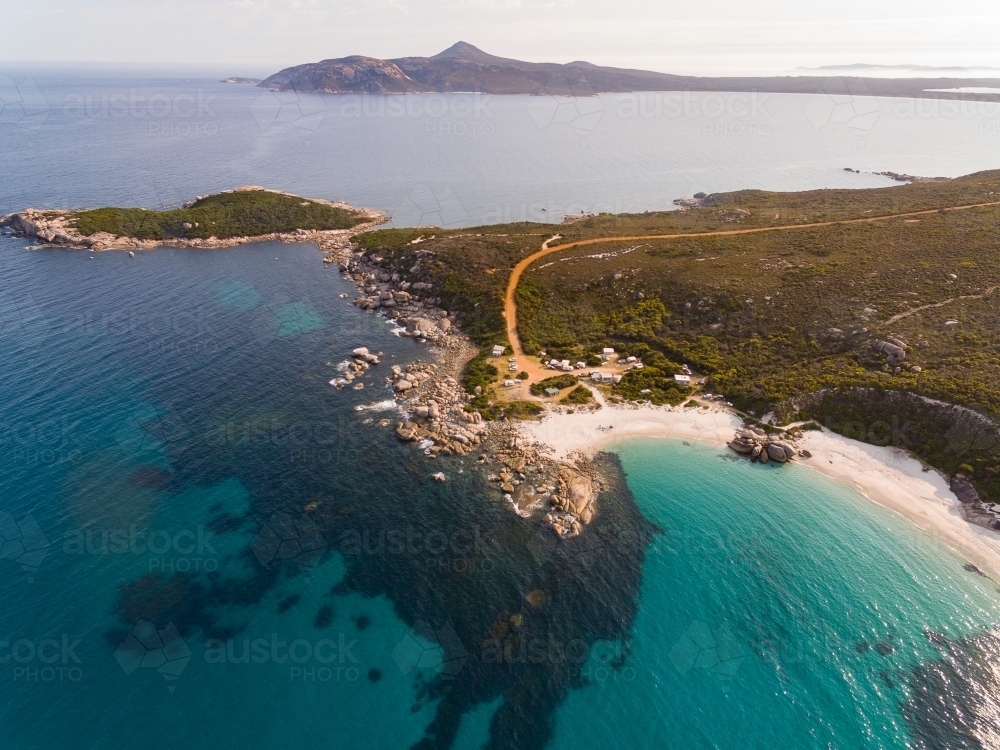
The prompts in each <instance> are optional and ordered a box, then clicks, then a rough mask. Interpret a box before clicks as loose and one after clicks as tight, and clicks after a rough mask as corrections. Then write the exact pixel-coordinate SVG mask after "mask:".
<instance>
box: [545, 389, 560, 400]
mask: <svg viewBox="0 0 1000 750" xmlns="http://www.w3.org/2000/svg"><path fill="white" fill-rule="evenodd" d="M545 395H546V396H548V397H549V398H555V397H556V396H558V395H559V389H558V388H546V389H545Z"/></svg>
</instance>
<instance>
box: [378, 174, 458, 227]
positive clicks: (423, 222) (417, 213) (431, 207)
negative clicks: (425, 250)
mask: <svg viewBox="0 0 1000 750" xmlns="http://www.w3.org/2000/svg"><path fill="white" fill-rule="evenodd" d="M395 216H397V217H398V219H399V220H400V221H402V222H404V223H405V224H410V225H412V226H418V227H421V226H435V227H443V228H445V229H447V228H452V227H460V226H464V225H465V224H468V223H469V214H468V213H466V211H465V208H463V207H462V204H461V202H460V201H459V200H458V197H457V196H456V195H455V193H454V191H452V189H451V187H450V186H448V185H445V187H444V188H443V189H442V190H441V191H439V192H437V193H435V192H434V191H433V190H432V189H431V188H430V187H428V186H427V185H423V184H421V185H416V186H414V188H413V190H411V191H410V194H409V195H408V196H406V200H404V201H403V205H401V206H400V207H399V210H398V211H396V212H395Z"/></svg>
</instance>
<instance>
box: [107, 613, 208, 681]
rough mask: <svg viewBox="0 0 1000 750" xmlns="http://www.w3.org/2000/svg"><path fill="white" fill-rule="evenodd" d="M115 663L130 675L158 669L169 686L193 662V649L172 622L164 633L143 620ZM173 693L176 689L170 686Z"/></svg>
mask: <svg viewBox="0 0 1000 750" xmlns="http://www.w3.org/2000/svg"><path fill="white" fill-rule="evenodd" d="M115 660H116V661H117V662H118V664H119V665H120V666H121V668H122V669H123V670H124V671H125V674H126V675H131V674H133V673H134V672H135V671H136V670H138V669H155V670H156V671H157V672H159V673H160V675H162V676H163V679H164V680H166V681H167V683H168V685H169V683H172V682H176V681H177V680H178V679H179V678H180V676H181V674H182V673H183V672H184V670H185V668H187V665H188V662H190V661H191V649H189V648H188V646H187V644H186V643H185V642H184V639H183V638H181V635H180V633H178V632H177V628H175V627H174V624H173V623H172V622H169V623H167V626H166V627H165V628H164V629H163V630H157V629H156V626H155V625H154V624H153V623H151V622H147V621H145V620H142V621H140V622H139V623H138V624H136V626H135V627H134V628H133V629H132V632H130V633H129V634H128V635H127V636H126V637H125V640H124V641H122V644H121V645H120V646H119V647H118V650H117V651H115ZM169 689H170V692H173V691H174V686H173V685H169Z"/></svg>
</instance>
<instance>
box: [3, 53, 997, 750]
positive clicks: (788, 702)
mask: <svg viewBox="0 0 1000 750" xmlns="http://www.w3.org/2000/svg"><path fill="white" fill-rule="evenodd" d="M4 73H5V71H0V74H4ZM6 75H8V76H9V77H10V78H9V79H7V80H4V79H0V88H2V89H3V91H2V93H3V96H2V97H0V98H2V99H3V101H4V102H5V104H4V109H3V110H2V111H0V144H2V146H3V149H2V160H3V161H2V172H0V211H6V210H14V209H18V208H22V207H24V206H25V205H35V206H57V207H69V206H80V205H94V204H101V203H114V204H129V205H143V206H148V207H151V208H155V207H162V206H167V205H175V204H177V203H180V202H181V201H183V200H186V199H188V198H190V197H192V196H194V195H196V194H199V193H206V192H210V191H213V190H217V189H225V188H230V187H233V186H236V185H239V184H244V183H258V184H264V185H267V186H270V187H276V188H283V189H289V190H293V191H295V192H298V193H304V194H309V195H317V196H322V197H328V198H343V199H346V200H350V201H352V202H355V203H359V204H364V205H370V206H375V207H380V208H386V209H389V210H390V211H392V212H393V213H394V214H395V216H396V220H397V222H398V223H403V224H407V223H408V224H413V223H420V222H435V223H443V224H447V225H454V226H458V225H468V224H474V223H478V222H480V221H496V220H505V219H517V218H522V217H527V218H534V219H537V220H550V219H553V220H554V219H557V218H559V217H560V216H561V215H562V214H563V213H565V212H567V211H569V210H571V209H572V210H581V209H586V210H595V209H602V208H603V209H611V210H616V209H619V208H620V209H621V210H644V209H647V208H650V209H652V208H663V207H666V206H669V205H670V201H671V200H672V199H673V198H674V197H677V196H679V195H684V194H690V193H693V192H694V191H695V190H701V189H704V190H720V189H730V188H741V187H767V188H772V189H800V188H807V187H822V186H830V187H833V186H850V185H854V186H874V185H883V184H886V181H885V180H884V179H883V178H879V177H875V176H872V175H853V174H848V173H845V172H843V171H842V167H843V166H855V167H859V168H861V169H869V170H877V169H893V170H896V171H907V172H912V173H924V174H928V173H930V174H960V173H964V172H970V171H973V170H975V169H983V168H988V167H993V166H996V164H995V163H991V159H993V158H994V155H995V153H996V150H995V148H992V146H991V144H994V143H995V139H996V137H997V133H996V130H995V114H996V113H994V112H992V110H989V111H978V112H973V113H972V115H971V116H968V117H966V116H965V115H963V114H960V115H958V116H955V117H951V116H946V115H945V114H944V113H941V112H938V113H930V114H927V115H926V116H924V115H921V114H920V113H916V114H914V116H912V117H910V116H907V115H906V113H905V112H900V111H897V110H896V109H895V105H894V104H893V103H892V102H888V103H887V102H879V104H878V106H879V109H878V112H879V116H878V117H877V118H875V119H874V121H873V123H874V124H870V125H867V126H866V127H864V128H859V127H858V123H857V122H856V121H852V120H850V118H845V115H844V111H841V110H837V111H832V110H831V111H829V112H827V111H826V110H825V109H824V108H823V106H824V105H825V104H828V102H824V101H822V100H814V101H813V104H812V105H809V106H808V107H807V104H808V102H807V101H804V100H802V99H801V98H796V97H773V98H771V99H770V100H769V104H767V106H766V107H764V110H763V111H765V112H766V117H765V115H764V114H761V113H760V112H758V113H757V115H756V119H754V120H753V122H752V123H751V122H749V121H748V119H747V118H745V117H739V116H737V115H728V114H727V115H726V116H716V117H713V116H709V115H708V114H705V113H704V112H701V113H700V114H697V113H696V114H695V115H694V116H690V117H689V116H687V115H682V116H680V117H676V116H668V115H665V114H663V112H664V111H665V110H663V111H661V113H660V114H659V115H658V114H656V113H657V110H656V106H657V105H656V102H655V101H647V102H646V103H645V105H646V106H647V108H646V109H643V110H641V111H640V112H639V114H638V116H637V117H635V118H632V117H630V116H629V115H628V112H627V111H624V110H621V109H620V106H621V105H622V102H621V101H620V100H618V99H616V98H615V97H601V98H600V99H597V100H587V101H578V102H564V101H556V100H553V101H548V102H546V101H542V100H536V101H534V102H533V101H530V100H527V99H524V98H519V97H511V98H502V97H494V98H493V99H492V100H491V101H490V102H489V103H488V105H486V106H485V108H483V109H481V110H480V111H479V113H478V114H476V110H475V109H474V108H473V110H472V113H471V114H468V115H465V114H462V113H463V112H465V111H466V110H465V109H463V107H464V106H465V104H466V101H465V100H464V99H461V98H460V97H450V98H441V99H435V100H433V102H431V100H429V99H425V100H421V101H420V102H419V104H420V106H422V107H425V106H431V107H439V106H440V105H441V102H444V104H445V105H446V106H447V109H448V111H447V113H445V114H440V115H434V114H427V113H426V112H424V113H423V114H419V115H418V114H414V115H411V114H409V113H406V114H405V115H404V116H395V115H392V114H390V112H391V111H394V110H390V109H389V108H390V107H394V106H398V104H399V102H393V101H388V100H386V101H384V102H381V103H380V102H378V101H369V102H367V103H362V106H367V107H369V109H368V110H364V109H362V110H361V113H360V116H358V117H355V116H353V114H349V113H348V114H345V110H344V107H345V106H347V105H349V104H350V103H349V102H347V101H345V100H344V98H337V97H326V98H322V97H293V98H291V99H288V100H284V99H279V98H275V97H274V95H272V94H270V93H269V92H261V91H259V90H257V89H253V88H244V87H238V86H226V85H222V84H218V83H216V82H214V81H211V80H203V79H185V80H181V79H176V78H170V79H165V78H152V77H147V78H135V77H133V78H124V77H122V76H121V75H117V76H111V75H110V74H109V75H102V74H97V73H93V72H91V73H86V74H83V73H79V74H68V73H66V72H58V73H57V72H52V71H49V72H48V73H46V72H41V73H39V72H37V71H34V72H33V71H24V70H17V71H6ZM29 78H30V81H31V82H30V85H29V83H27V82H28V80H29ZM122 97H124V98H122ZM806 99H808V98H806ZM408 102H410V100H403V105H404V111H405V107H406V106H407V103H408ZM595 102H596V103H597V104H599V105H600V108H599V109H598V108H596V106H597V105H596V104H595ZM411 103H412V102H411ZM553 103H554V104H555V105H556V107H555V108H553V107H552V106H551V105H553ZM706 104H710V103H709V102H706V101H702V102H700V103H699V105H698V106H700V107H703V106H705V105H706ZM734 104H739V102H734ZM841 104H842V103H841ZM869 104H870V103H869ZM869 104H866V103H865V102H854V103H853V104H852V105H851V106H852V107H853V106H855V105H856V106H857V107H858V108H859V110H870V106H869ZM123 106H124V110H123V109H122V107H123ZM414 106H416V103H414ZM474 106H475V102H473V107H474ZM712 106H714V104H712ZM164 107H167V108H168V109H169V111H167V110H166V109H164ZM199 107H201V109H199ZM380 107H383V108H384V109H383V110H381V112H382V114H380V109H379V108H380ZM453 108H454V111H453ZM699 111H700V110H699ZM733 111H734V112H737V114H738V111H739V110H738V108H737V109H734V110H733ZM852 111H853V110H852ZM598 114H599V115H600V116H595V115H598ZM848 114H849V113H848ZM824 117H825V118H826V119H824ZM765 121H766V122H767V124H768V125H769V126H770V129H769V130H768V132H767V134H765V133H764V132H762V131H761V129H760V125H761V124H762V123H764V122H765ZM870 121H871V118H869V120H866V121H865V122H870ZM459 122H462V123H465V124H466V125H467V126H471V125H472V124H473V123H478V125H477V127H479V130H478V132H473V131H471V130H470V129H469V127H467V128H466V129H465V130H464V131H463V132H462V134H459V133H458V132H457V131H456V128H455V125H456V123H459ZM487 122H488V123H490V124H491V125H492V126H493V127H492V129H491V131H490V133H489V134H487V133H486V132H485V131H484V130H483V128H482V126H483V124H485V123H487ZM737 122H739V123H740V124H743V125H746V126H749V125H751V124H754V125H755V126H756V131H754V128H750V127H745V128H744V129H743V131H741V134H739V135H737V134H736V132H735V131H734V130H733V128H732V126H733V125H734V124H737ZM852 122H853V123H854V125H853V126H852V125H851V123H852ZM445 125H447V128H446V127H444V126H445ZM720 126H724V127H720ZM991 128H992V130H991ZM941 142H946V143H948V144H949V148H948V149H942V148H940V146H939V144H940V143H941ZM542 208H546V211H542V210H541V209H542ZM27 245H28V243H26V242H24V241H21V240H15V239H9V238H7V239H5V238H0V536H2V537H3V540H4V542H3V544H4V546H3V547H2V549H0V744H2V746H3V747H5V748H7V747H10V748H17V749H18V750H21V749H22V748H24V749H34V748H45V749H48V748H64V747H87V748H110V747H118V746H120V745H121V744H122V743H127V744H128V745H129V746H136V747H145V748H150V749H151V750H157V749H160V748H162V749H164V750H166V749H167V748H182V747H183V748H191V749H192V750H202V749H206V750H207V749H208V748H217V747H220V746H221V747H230V746H241V747H245V748H262V749H263V748H275V747H298V748H303V749H304V750H308V749H309V748H320V747H324V748H325V747H331V746H333V747H343V748H360V747H380V748H381V747H386V748H396V747H400V748H406V747H410V746H412V745H414V744H417V743H421V744H420V745H419V746H420V747H422V748H430V747H440V748H446V747H455V748H474V747H481V746H484V743H485V746H487V747H490V748H519V749H520V748H541V747H560V748H561V747H566V748H570V747H573V748H579V747H685V748H687V747H692V748H700V747H705V748H727V749H728V748H786V747H787V748H904V747H915V748H928V749H929V748H935V749H937V748H949V749H950V748H956V747H958V748H966V747H967V748H973V749H975V748H992V747H1000V742H998V739H997V737H998V726H1000V724H998V716H1000V713H998V709H997V705H996V699H995V698H994V697H993V696H994V695H996V694H997V693H998V691H997V688H998V686H997V684H996V679H997V678H996V675H995V674H994V665H995V664H996V663H997V662H998V659H1000V656H998V647H997V643H996V639H995V638H994V637H993V636H992V631H993V629H994V628H995V627H996V625H997V622H998V619H1000V596H998V594H997V589H996V585H995V584H994V583H993V582H992V581H989V580H988V579H985V578H982V577H979V576H976V575H974V574H972V573H968V572H966V571H964V570H963V569H962V560H960V559H959V558H957V557H956V556H954V555H953V554H952V553H951V552H949V551H948V550H946V549H945V548H943V547H942V546H941V545H939V544H937V543H936V542H934V541H933V540H930V539H928V538H927V537H925V536H923V535H921V534H920V533H918V532H917V531H915V530H914V529H912V528H911V527H910V526H908V525H907V524H905V523H904V522H902V521H901V520H900V519H898V518H896V517H895V516H893V515H891V514H889V513H887V512H885V511H884V510H882V509H880V508H878V507H877V506H874V505H872V504H871V503H868V502H867V501H866V500H864V499H863V498H861V497H860V496H858V495H857V494H856V493H855V492H854V491H853V490H852V489H850V488H846V487H842V486H839V485H836V484H834V483H832V482H830V481H828V480H826V479H825V478H823V477H821V476H818V475H815V474H813V473H811V472H809V471H808V470H807V469H806V468H804V467H785V468H783V469H781V470H774V469H773V468H771V467H759V466H752V465H750V464H748V463H746V462H732V461H728V460H725V459H724V458H723V457H721V456H720V451H719V450H718V449H715V448H698V447H691V446H684V445H683V444H681V443H676V442H669V441H634V442H627V443H622V444H621V445H619V446H616V448H615V450H616V451H617V453H618V454H619V455H620V459H621V463H620V464H618V463H616V461H615V459H613V458H606V459H604V460H605V462H606V464H605V468H606V470H607V472H608V474H609V476H618V475H619V474H620V472H622V471H624V472H625V474H626V475H627V478H628V479H627V486H625V485H624V484H619V485H616V486H614V487H612V488H611V489H610V490H609V491H608V492H606V493H605V494H604V495H602V497H601V511H600V513H599V514H598V517H597V519H596V520H595V523H594V525H593V526H592V527H591V528H590V529H589V530H588V533H587V534H586V535H584V536H583V537H581V538H580V539H579V540H576V541H574V542H573V543H570V544H567V545H562V546H559V547H553V546H552V545H551V544H550V541H551V540H549V539H548V538H547V537H545V536H544V535H539V534H538V533H537V520H535V521H524V520H521V519H518V518H516V517H514V516H513V515H512V514H510V513H509V512H507V511H505V510H504V508H503V507H502V504H501V503H499V502H497V501H496V498H497V496H496V494H495V492H490V491H489V490H487V489H486V488H485V486H484V482H483V480H482V477H481V475H480V474H479V473H478V471H476V470H475V469H476V467H475V465H474V461H472V460H465V459H455V460H440V461H437V462H435V463H430V462H428V461H427V460H426V459H424V458H423V457H422V456H421V457H418V455H417V454H416V453H415V452H414V451H413V450H412V449H411V448H409V447H406V446H401V445H399V444H398V443H397V442H396V441H395V439H393V438H391V436H390V435H389V434H388V430H387V429H386V428H383V427H379V426H378V420H379V419H381V418H383V417H388V418H392V417H393V416H394V412H393V411H392V408H393V407H392V404H391V403H386V402H387V401H388V400H389V399H390V394H389V393H388V392H387V391H386V390H385V388H384V384H383V382H382V377H383V372H382V370H380V369H379V368H375V369H373V370H372V371H371V372H370V373H369V375H368V376H366V378H365V380H364V382H365V384H366V387H365V389H364V390H363V391H359V392H355V391H336V390H335V389H333V388H331V387H330V386H329V385H328V381H329V380H330V379H331V378H332V377H333V374H334V372H335V366H336V364H337V363H338V362H340V361H342V360H343V359H344V358H345V356H346V355H347V354H348V353H349V352H350V350H351V349H353V348H354V347H356V346H360V345H365V346H369V347H370V348H372V349H374V350H377V351H382V352H384V354H385V357H384V359H385V361H386V364H391V363H392V362H399V363H406V362H409V361H412V360H413V359H415V358H418V357H419V358H425V359H426V358H427V357H428V356H430V354H429V352H428V350H427V349H426V347H422V346H420V345H418V344H416V343H414V342H412V341H410V340H409V339H400V338H398V337H396V336H394V335H393V334H392V332H391V328H390V327H389V326H388V325H386V323H385V321H384V320H383V319H381V318H378V317H376V316H374V315H370V314H367V313H362V312H359V311H358V310H356V309H355V308H354V307H353V306H351V305H350V304H349V303H348V302H347V301H346V300H343V299H340V298H339V296H338V295H339V294H341V293H350V292H352V291H353V289H352V287H351V285H350V284H347V283H346V282H344V281H343V280H341V279H340V278H339V277H338V275H337V274H336V273H335V272H334V271H331V270H329V269H324V268H323V265H322V262H321V257H320V254H319V253H318V252H317V251H316V250H315V248H312V247H310V246H306V245H282V244H261V245H254V246H248V247H241V248H232V249H226V250H219V251H210V252H209V251H185V250H172V249H161V250H158V251H156V252H149V253H145V252H144V253H139V254H138V255H137V257H136V258H128V256H127V255H126V254H123V253H117V252H111V253H102V254H97V255H96V256H94V258H93V259H91V256H90V254H87V253H82V252H75V251H58V250H47V249H46V250H36V251H28V250H27V249H26V248H27ZM382 369H383V370H384V367H383V368H382ZM358 406H362V407H366V408H365V409H363V410H361V411H358V410H356V408H355V407H358ZM436 470H444V471H445V472H446V473H447V474H448V481H447V482H446V483H444V484H439V483H437V482H434V481H432V480H431V479H430V476H429V475H430V473H431V472H432V471H436ZM515 623H516V624H515Z"/></svg>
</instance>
